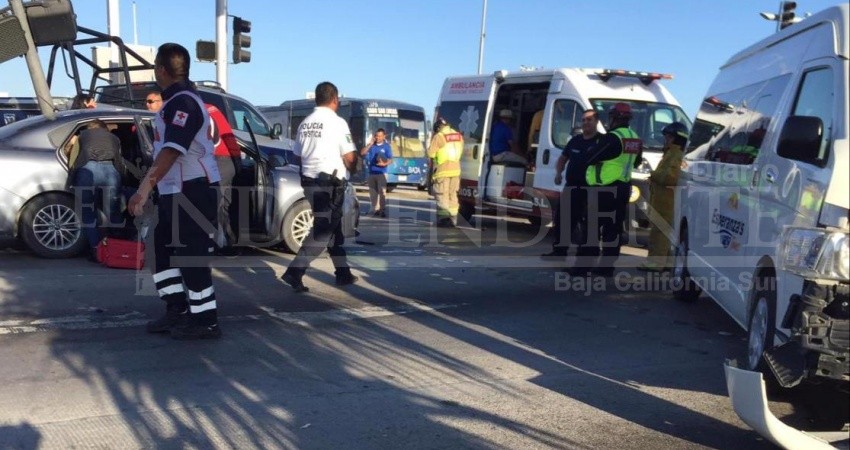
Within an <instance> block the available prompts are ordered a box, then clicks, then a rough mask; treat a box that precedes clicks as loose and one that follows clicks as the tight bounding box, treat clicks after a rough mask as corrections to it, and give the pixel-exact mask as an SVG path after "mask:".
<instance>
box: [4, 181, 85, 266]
mask: <svg viewBox="0 0 850 450" xmlns="http://www.w3.org/2000/svg"><path fill="white" fill-rule="evenodd" d="M19 229H20V235H21V238H22V239H23V241H24V243H25V244H26V245H27V247H29V248H30V250H32V251H33V252H34V253H35V254H37V255H38V256H41V257H42V258H51V259H59V258H70V257H73V256H77V255H79V254H80V253H81V252H82V251H83V250H84V249H85V248H86V238H85V236H84V235H83V228H82V223H81V220H80V217H79V215H77V211H76V210H75V209H74V198H73V197H71V196H69V195H62V194H57V193H50V194H45V195H42V196H40V197H38V198H36V199H35V200H33V201H31V202H30V203H29V204H28V205H27V206H26V207H24V210H23V212H22V213H21V221H20V228H19Z"/></svg>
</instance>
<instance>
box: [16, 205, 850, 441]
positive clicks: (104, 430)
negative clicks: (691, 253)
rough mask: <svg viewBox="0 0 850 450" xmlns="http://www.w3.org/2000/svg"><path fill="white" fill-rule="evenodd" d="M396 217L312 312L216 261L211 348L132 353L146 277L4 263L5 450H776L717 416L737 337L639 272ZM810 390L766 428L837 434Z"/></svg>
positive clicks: (140, 344) (535, 235)
mask: <svg viewBox="0 0 850 450" xmlns="http://www.w3.org/2000/svg"><path fill="white" fill-rule="evenodd" d="M391 206H392V207H391V212H390V218H389V219H378V218H364V219H363V220H362V222H361V231H362V234H361V236H360V237H359V238H358V239H357V242H356V243H353V245H351V247H350V255H351V262H352V264H353V265H354V266H355V270H354V272H355V274H356V275H358V276H360V277H361V279H360V281H359V282H358V283H357V284H356V285H354V286H349V287H345V288H342V289H340V288H337V287H336V286H334V285H333V270H332V267H331V265H330V261H329V260H328V259H327V258H325V257H323V258H321V259H320V260H318V261H317V264H316V265H315V266H314V267H315V269H314V270H310V271H309V272H308V277H307V278H305V283H306V284H307V285H308V286H309V287H310V289H311V290H310V292H309V293H306V294H294V293H293V292H292V291H291V290H290V289H289V288H288V287H287V286H285V285H283V284H282V282H280V281H279V280H278V277H279V276H280V275H281V274H282V273H283V270H284V269H285V267H286V264H287V263H288V262H289V261H290V260H291V258H292V256H291V255H289V254H285V253H281V252H277V251H274V250H265V249H260V250H252V251H250V252H246V253H245V254H243V255H242V256H240V257H236V258H223V257H222V258H217V259H216V260H215V261H214V262H213V266H214V276H215V287H216V293H217V297H218V304H219V314H220V318H221V326H222V329H223V332H224V337H223V338H222V339H221V340H219V341H204V342H177V341H173V340H171V339H170V338H168V337H164V336H151V335H147V334H145V332H144V328H143V324H144V323H145V322H146V321H147V320H150V319H151V318H155V317H157V316H158V315H159V314H161V312H162V304H161V302H160V301H159V300H158V299H157V298H156V297H155V295H154V291H153V288H152V284H151V281H150V276H149V274H148V273H147V272H143V273H136V272H134V271H120V270H111V269H105V268H101V267H99V266H97V265H94V264H92V263H89V262H87V261H85V260H84V259H76V260H63V261H48V260H42V259H38V258H35V257H34V256H32V255H30V254H28V253H26V252H21V251H16V250H11V249H6V250H2V251H0V449H6V448H13V449H35V448H51V449H52V448H57V449H58V448H63V449H64V448H315V449H329V448H347V449H374V448H379V449H397V448H423V449H425V448H427V449H433V448H452V449H455V448H516V449H530V448H626V449H629V448H635V449H638V448H640V449H647V448H653V449H656V448H657V449H661V448H719V449H720V448H722V449H726V448H736V449H748V448H771V445H770V444H769V443H767V442H766V441H764V440H763V439H762V438H760V437H759V436H758V435H756V434H755V433H754V432H752V431H751V430H749V429H748V428H747V427H746V426H745V425H744V424H743V423H741V422H740V420H739V419H738V418H737V416H736V415H735V413H734V412H733V411H732V409H731V405H730V402H729V400H728V398H727V397H726V387H725V380H724V376H723V362H724V360H725V359H726V358H729V357H734V356H738V355H740V354H742V353H743V352H744V351H745V334H744V332H743V331H742V330H741V329H740V328H739V327H738V326H737V325H736V324H734V323H733V322H732V320H731V319H729V318H728V317H727V316H726V315H725V313H723V311H721V310H720V309H719V308H718V307H717V306H716V305H715V304H714V303H713V302H711V301H710V300H709V299H707V298H703V299H701V300H700V301H698V302H696V303H695V304H688V305H686V304H681V303H677V302H675V301H674V300H672V299H671V298H670V297H669V295H668V294H667V293H666V292H665V291H664V285H663V280H661V279H658V278H652V277H649V278H648V277H647V276H646V275H645V274H642V273H640V272H636V271H634V270H632V269H629V267H633V266H634V265H635V264H636V263H637V262H640V260H641V258H642V257H643V256H644V255H645V252H644V251H642V250H640V249H638V248H631V247H629V248H625V253H626V254H625V255H624V257H623V258H621V260H620V263H621V264H622V265H623V269H622V270H620V271H619V272H618V274H617V276H616V277H614V278H613V279H608V280H605V279H602V278H599V279H594V280H592V283H590V284H585V283H577V282H574V281H571V280H569V279H567V278H566V277H564V276H563V275H562V274H561V273H560V272H558V271H557V264H554V263H549V262H544V261H541V260H540V259H539V258H538V257H537V255H539V254H540V253H542V252H544V251H546V250H547V249H548V242H549V238H547V237H546V236H545V233H546V230H542V231H541V230H534V229H532V228H531V227H530V226H528V225H524V224H522V223H521V222H522V221H520V220H498V219H493V218H481V219H480V221H479V223H480V224H482V225H483V229H482V228H478V229H472V228H468V229H457V230H437V229H435V228H432V227H430V226H429V220H432V219H433V215H432V214H433V213H432V212H431V210H432V209H433V202H431V201H429V200H428V198H427V196H426V195H425V194H424V193H421V192H418V191H415V190H406V189H399V190H397V191H396V192H395V193H393V194H392V195H391ZM364 207H365V205H364ZM818 389H820V388H817V387H811V388H806V389H804V390H798V391H797V392H794V393H791V394H785V395H783V396H782V397H781V398H779V399H778V401H776V402H774V403H773V404H772V409H773V411H774V413H776V414H777V415H778V416H780V417H781V418H783V419H784V420H786V421H787V422H788V423H791V424H792V425H795V426H807V427H810V428H811V427H814V428H822V429H827V428H830V427H834V426H836V423H838V422H840V423H843V422H842V421H846V416H842V415H841V413H835V412H834V411H841V410H842V408H843V410H844V411H846V410H847V403H846V395H845V396H841V395H839V396H835V395H834V393H830V392H827V393H824V392H822V389H821V390H818ZM830 395H832V397H831V398H829V396H830ZM812 398H819V399H821V400H818V401H819V402H821V401H825V400H824V399H826V400H829V401H831V402H832V403H830V408H832V409H829V411H831V412H830V413H829V414H825V413H824V410H823V409H816V407H815V404H816V403H815V402H814V401H813V400H812ZM821 404H822V403H821ZM833 410H834V411H833ZM839 426H840V425H839Z"/></svg>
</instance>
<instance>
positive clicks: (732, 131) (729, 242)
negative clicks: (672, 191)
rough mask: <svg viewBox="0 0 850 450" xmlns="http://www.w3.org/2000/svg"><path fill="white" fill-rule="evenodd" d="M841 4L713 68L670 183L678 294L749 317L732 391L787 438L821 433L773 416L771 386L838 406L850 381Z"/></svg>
mask: <svg viewBox="0 0 850 450" xmlns="http://www.w3.org/2000/svg"><path fill="white" fill-rule="evenodd" d="M848 11H850V6H848V5H847V4H846V3H845V4H843V5H840V6H835V7H832V8H828V9H826V10H824V11H821V12H820V13H817V14H815V15H812V16H811V17H808V18H806V19H803V20H802V21H800V22H799V23H795V24H793V25H790V26H788V27H786V28H784V29H782V30H781V31H779V32H777V33H776V34H774V35H771V36H768V37H767V38H765V39H763V40H761V41H760V42H757V43H755V44H753V45H751V46H749V47H747V48H745V49H743V50H741V51H740V52H738V53H737V54H735V55H733V56H732V57H731V58H730V59H729V60H728V61H727V62H726V64H724V65H723V66H722V67H721V68H720V71H719V73H718V74H717V76H716V77H715V79H714V81H713V82H712V84H711V86H710V87H709V88H708V92H707V93H706V95H705V97H704V100H703V102H702V104H701V106H700V109H699V112H698V113H697V116H696V119H695V123H694V127H693V129H692V131H691V134H690V138H689V141H688V145H687V147H686V149H685V151H686V154H685V156H684V159H683V161H684V169H683V170H682V174H681V176H680V178H679V186H678V189H677V196H676V208H675V209H676V212H675V213H674V227H675V229H676V232H675V234H674V236H675V239H674V245H675V262H674V268H673V280H672V283H671V286H672V288H673V294H674V296H675V297H677V298H678V299H680V300H683V301H694V300H696V299H697V298H698V297H700V293H701V292H702V293H705V294H707V296H708V297H710V298H711V299H712V300H714V301H715V302H716V303H717V304H718V305H719V306H720V307H721V308H722V309H724V310H725V311H726V312H727V313H728V314H729V316H730V317H731V318H732V319H733V320H735V321H736V322H737V323H738V324H740V326H741V327H742V328H744V329H745V330H747V335H748V337H747V346H746V353H743V354H742V355H741V358H740V360H738V361H730V362H729V363H728V364H727V366H726V379H727V386H728V389H729V395H730V397H731V399H732V403H733V406H734V408H735V411H736V412H737V413H738V415H739V416H740V417H741V418H742V420H743V421H744V422H745V423H747V424H748V425H750V426H751V427H752V428H753V429H754V430H756V431H758V432H759V433H761V434H762V435H764V436H765V437H767V438H768V439H770V440H771V441H772V442H774V443H776V444H777V445H780V446H782V447H784V448H806V449H811V448H830V446H829V445H827V444H826V443H824V441H823V440H822V439H818V438H815V437H813V436H811V435H810V434H807V433H803V432H801V431H800V430H795V429H793V428H791V427H788V426H786V425H785V424H783V423H781V422H780V421H779V420H777V418H776V417H774V416H773V415H772V414H771V413H770V411H769V409H768V398H767V393H768V392H773V390H779V389H780V387H784V388H791V387H795V386H797V385H799V384H801V383H804V382H807V381H808V382H815V383H818V384H821V385H823V386H833V387H834V388H835V399H836V400H841V399H842V398H843V400H842V401H843V402H844V405H845V406H844V407H845V408H846V402H847V398H848V391H850V349H848V344H849V343H850V306H848V304H850V147H848V77H850V64H848V61H850V50H848V48H850V44H848V42H850V39H848V34H847V33H848V25H850V19H849V18H848ZM843 436H844V438H845V443H846V438H847V433H846V431H844V432H843Z"/></svg>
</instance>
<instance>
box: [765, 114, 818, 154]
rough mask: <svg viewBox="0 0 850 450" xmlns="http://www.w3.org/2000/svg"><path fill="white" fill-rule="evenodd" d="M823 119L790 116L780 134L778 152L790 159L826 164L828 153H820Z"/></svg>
mask: <svg viewBox="0 0 850 450" xmlns="http://www.w3.org/2000/svg"><path fill="white" fill-rule="evenodd" d="M822 141H823V121H821V120H820V118H819V117H811V116H790V117H788V119H787V120H785V125H784V126H783V127H782V133H781V134H780V135H779V146H778V147H777V148H776V153H777V154H778V155H779V156H781V157H783V158H788V159H793V160H795V161H802V162H805V163H809V164H814V165H816V166H818V167H824V166H826V155H821V154H820V148H821V142H822Z"/></svg>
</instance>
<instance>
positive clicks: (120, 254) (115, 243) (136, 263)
mask: <svg viewBox="0 0 850 450" xmlns="http://www.w3.org/2000/svg"><path fill="white" fill-rule="evenodd" d="M97 260H98V261H100V263H101V264H103V265H104V266H106V267H113V268H116V269H136V270H138V269H141V268H142V267H144V265H145V244H143V243H142V242H140V241H136V240H133V241H129V240H125V239H117V238H111V237H107V238H104V239H103V240H102V241H100V244H98V245H97Z"/></svg>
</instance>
